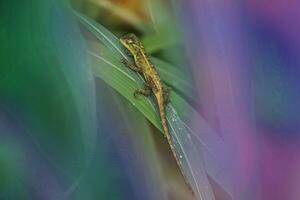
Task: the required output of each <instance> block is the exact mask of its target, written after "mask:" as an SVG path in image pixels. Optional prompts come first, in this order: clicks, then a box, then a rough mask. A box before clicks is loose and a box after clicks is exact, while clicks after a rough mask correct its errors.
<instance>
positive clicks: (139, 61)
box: [120, 33, 191, 189]
mask: <svg viewBox="0 0 300 200" xmlns="http://www.w3.org/2000/svg"><path fill="white" fill-rule="evenodd" d="M120 42H121V44H122V45H123V46H124V47H125V48H126V49H127V50H128V51H129V52H130V55H131V56H133V59H134V63H130V62H129V61H125V60H123V62H124V63H125V64H126V65H127V66H128V67H129V68H130V69H132V70H133V71H135V72H138V73H140V74H141V75H142V76H143V78H144V79H145V82H146V83H145V86H144V88H143V89H137V90H135V92H134V96H135V97H137V95H144V96H146V97H147V96H150V95H151V93H152V94H153V95H154V96H155V99H156V103H157V105H158V110H159V115H160V119H161V123H162V128H163V132H164V135H165V137H166V138H167V141H168V143H169V146H170V148H171V151H172V153H173V156H174V158H175V160H176V162H177V165H178V166H179V169H180V170H181V173H182V174H183V176H184V178H185V181H186V183H187V185H188V186H189V187H190V189H191V186H190V184H189V183H188V181H187V179H186V177H185V174H184V172H183V169H182V166H181V161H180V160H179V158H178V156H177V154H176V151H175V148H174V145H173V141H172V139H171V135H170V132H169V129H168V125H167V118H166V105H167V103H168V102H169V92H170V88H168V87H167V86H165V85H164V83H163V82H162V80H161V78H160V76H159V74H158V72H157V70H156V68H155V66H154V65H153V63H152V62H151V61H150V58H149V56H148V55H147V53H146V51H145V48H144V46H143V44H142V43H141V41H140V40H139V39H138V37H137V36H136V35H135V34H133V33H130V34H127V35H125V36H123V37H121V38H120Z"/></svg>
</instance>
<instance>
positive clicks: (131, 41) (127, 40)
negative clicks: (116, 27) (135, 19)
mask: <svg viewBox="0 0 300 200" xmlns="http://www.w3.org/2000/svg"><path fill="white" fill-rule="evenodd" d="M120 42H121V43H122V44H123V45H124V46H125V47H126V48H127V49H128V50H129V51H130V53H131V54H132V55H135V54H136V53H137V52H138V51H139V50H140V48H141V47H142V44H141V43H140V41H139V39H138V38H137V36H136V35H134V34H133V33H130V34H127V35H125V36H123V37H121V38H120Z"/></svg>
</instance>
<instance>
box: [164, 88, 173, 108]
mask: <svg viewBox="0 0 300 200" xmlns="http://www.w3.org/2000/svg"><path fill="white" fill-rule="evenodd" d="M171 91H172V89H171V87H169V86H167V85H163V94H164V101H165V103H166V104H168V103H170V93H171Z"/></svg>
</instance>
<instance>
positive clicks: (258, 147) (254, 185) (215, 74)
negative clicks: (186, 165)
mask: <svg viewBox="0 0 300 200" xmlns="http://www.w3.org/2000/svg"><path fill="white" fill-rule="evenodd" d="M182 6H183V9H184V13H185V18H184V20H185V21H184V24H185V25H186V26H185V27H184V28H185V30H184V32H185V34H186V36H187V38H188V46H189V47H192V48H191V49H190V52H189V53H190V55H189V56H190V59H192V60H193V72H194V79H195V80H196V85H197V89H198V93H199V105H200V106H199V110H201V114H202V115H203V116H204V117H205V119H206V120H207V121H208V123H209V124H210V125H211V127H212V128H213V129H214V130H216V131H217V133H218V134H219V136H220V137H221V138H222V139H223V141H224V143H225V145H226V146H227V147H228V149H229V155H231V156H232V157H231V156H230V157H227V158H228V159H227V160H226V161H227V162H228V163H226V165H229V166H230V170H229V171H228V172H226V173H228V174H227V175H228V176H229V179H230V182H231V185H232V188H233V196H234V198H235V199H243V200H244V199H256V200H277V199H278V200H279V199H280V200H282V199H291V200H297V199H300V192H299V190H298V188H299V186H300V175H299V169H300V162H299V161H300V148H299V133H300V131H299V130H300V129H299V128H300V126H299V122H300V120H299V113H300V106H299V100H300V87H299V78H298V77H299V69H300V68H299V66H300V55H299V54H300V37H299V32H300V20H299V19H300V10H299V8H300V2H299V1H296V0H287V1H280V0H246V1H238V0H225V1H217V0H187V1H184V2H183V3H182ZM196 123H197V121H196ZM208 145H209V144H208ZM218 155H219V156H220V158H219V159H221V158H222V156H224V155H223V154H222V153H221V152H220V154H218ZM224 166H225V164H224Z"/></svg>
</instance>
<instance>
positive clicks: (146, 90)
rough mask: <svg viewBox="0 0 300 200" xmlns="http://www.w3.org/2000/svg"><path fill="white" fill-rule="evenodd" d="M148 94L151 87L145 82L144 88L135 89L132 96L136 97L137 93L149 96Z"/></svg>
mask: <svg viewBox="0 0 300 200" xmlns="http://www.w3.org/2000/svg"><path fill="white" fill-rule="evenodd" d="M150 94H151V88H150V87H149V85H147V84H145V86H144V88H142V89H137V90H135V91H134V93H133V96H134V97H135V98H138V96H139V95H143V96H145V97H148V96H150Z"/></svg>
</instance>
